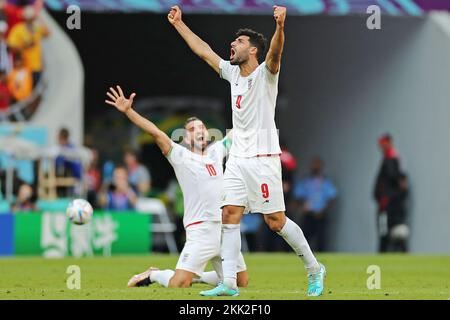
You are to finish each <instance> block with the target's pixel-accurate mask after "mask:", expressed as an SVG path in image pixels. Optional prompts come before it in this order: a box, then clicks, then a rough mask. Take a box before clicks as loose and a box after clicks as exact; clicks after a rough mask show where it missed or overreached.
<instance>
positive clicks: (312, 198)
mask: <svg viewBox="0 0 450 320" xmlns="http://www.w3.org/2000/svg"><path fill="white" fill-rule="evenodd" d="M336 194H337V191H336V188H335V187H334V185H333V183H332V182H331V181H330V180H329V179H327V178H326V177H325V176H324V174H323V161H322V159H321V158H319V157H315V158H314V159H313V160H312V161H311V166H310V174H309V176H308V177H306V178H304V179H302V180H300V181H299V182H298V183H297V184H296V185H295V188H294V197H295V198H296V199H297V200H298V201H299V202H300V211H301V213H302V220H303V223H302V230H303V232H304V233H305V236H306V238H307V239H308V242H309V244H310V246H311V248H312V249H313V251H324V250H325V248H326V244H325V240H326V239H325V236H326V220H327V219H326V218H327V211H328V209H329V207H330V204H331V201H332V200H334V199H335V198H336Z"/></svg>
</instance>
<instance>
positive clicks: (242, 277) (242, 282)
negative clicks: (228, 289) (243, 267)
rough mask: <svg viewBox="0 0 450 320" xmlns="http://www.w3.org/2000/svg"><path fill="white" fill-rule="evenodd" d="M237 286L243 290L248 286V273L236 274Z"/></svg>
mask: <svg viewBox="0 0 450 320" xmlns="http://www.w3.org/2000/svg"><path fill="white" fill-rule="evenodd" d="M237 286H238V287H240V288H245V287H247V286H248V272H247V271H242V272H239V273H238V274H237Z"/></svg>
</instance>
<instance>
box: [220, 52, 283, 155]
mask: <svg viewBox="0 0 450 320" xmlns="http://www.w3.org/2000/svg"><path fill="white" fill-rule="evenodd" d="M219 67H220V77H221V78H222V79H225V80H227V81H228V82H230V86H231V109H232V110H233V145H232V146H231V150H230V154H232V155H234V156H237V157H246V158H249V157H255V156H260V155H269V154H281V149H280V143H279V139H278V130H277V128H276V125H275V105H276V100H277V94H278V76H279V74H280V72H278V73H277V74H272V73H271V72H270V71H269V69H267V67H266V63H265V62H263V63H262V64H260V65H259V66H258V67H257V68H256V69H255V70H254V71H253V72H252V73H251V74H250V75H249V76H247V77H242V76H241V75H240V69H239V66H233V65H231V64H230V62H229V61H225V60H221V61H220V65H219Z"/></svg>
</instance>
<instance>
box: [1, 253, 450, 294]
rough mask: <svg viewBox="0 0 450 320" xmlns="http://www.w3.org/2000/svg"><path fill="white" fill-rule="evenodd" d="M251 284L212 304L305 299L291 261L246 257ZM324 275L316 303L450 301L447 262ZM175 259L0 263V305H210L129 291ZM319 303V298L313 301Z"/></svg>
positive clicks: (398, 263) (377, 259) (354, 258)
mask: <svg viewBox="0 0 450 320" xmlns="http://www.w3.org/2000/svg"><path fill="white" fill-rule="evenodd" d="M245 258H246V262H247V265H248V269H249V272H250V284H249V286H248V287H247V288H242V289H241V296H240V297H235V298H229V297H219V298H214V299H263V300H265V299H282V300H286V299H309V298H307V297H305V290H306V286H307V282H306V273H305V271H304V269H303V266H302V263H301V261H299V259H298V258H297V257H295V255H293V254H247V255H245ZM319 259H320V261H321V262H323V263H324V264H325V266H326V267H327V278H326V287H325V292H324V295H323V296H322V297H320V298H318V299H442V300H448V299H450V288H449V286H450V256H413V255H344V254H322V255H319ZM176 261H177V257H176V256H169V255H149V256H120V257H111V258H100V257H99V258H82V259H74V258H66V259H43V258H38V257H26V258H25V257H23V258H22V257H20V258H19V257H15V258H0V299H164V300H170V299H177V300H178V299H180V300H185V299H186V300H187V299H212V298H204V297H200V296H199V295H198V292H199V291H201V290H204V289H205V288H210V287H209V286H208V285H204V284H194V285H193V286H192V287H191V288H188V289H167V288H163V287H161V286H159V285H158V284H152V285H151V286H149V287H145V288H127V287H126V283H127V281H128V279H129V278H130V277H131V276H132V275H133V274H136V273H140V272H142V271H144V270H145V269H146V268H148V266H150V265H151V266H157V267H159V268H161V269H166V268H170V269H172V268H174V266H175V264H176ZM69 265H78V266H80V268H81V289H80V290H69V289H68V288H67V286H66V281H67V278H68V277H69V274H67V273H66V270H67V267H68V266H69ZM369 265H377V266H379V267H380V269H381V289H373V290H369V289H368V288H367V285H366V283H367V279H368V277H369V276H370V274H368V273H367V267H368V266H369ZM315 299H317V298H315Z"/></svg>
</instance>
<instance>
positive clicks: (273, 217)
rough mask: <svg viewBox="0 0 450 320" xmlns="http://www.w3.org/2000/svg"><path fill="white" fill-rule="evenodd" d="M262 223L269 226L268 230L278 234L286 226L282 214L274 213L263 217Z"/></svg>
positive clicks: (284, 217)
mask: <svg viewBox="0 0 450 320" xmlns="http://www.w3.org/2000/svg"><path fill="white" fill-rule="evenodd" d="M264 221H265V222H266V224H267V225H268V226H269V228H270V230H272V231H274V232H280V231H281V229H283V227H284V225H285V224H286V215H285V214H284V212H276V213H271V214H266V215H264Z"/></svg>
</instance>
